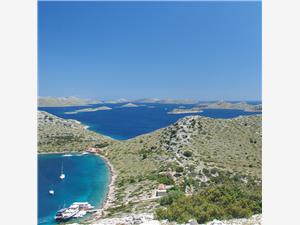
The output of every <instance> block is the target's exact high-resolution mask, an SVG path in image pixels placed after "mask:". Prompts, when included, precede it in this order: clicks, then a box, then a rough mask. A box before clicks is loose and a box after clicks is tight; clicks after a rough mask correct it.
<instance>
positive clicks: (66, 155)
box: [63, 154, 73, 157]
mask: <svg viewBox="0 0 300 225" xmlns="http://www.w3.org/2000/svg"><path fill="white" fill-rule="evenodd" d="M71 156H73V155H71V154H64V155H63V157H71Z"/></svg>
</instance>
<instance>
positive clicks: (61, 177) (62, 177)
mask: <svg viewBox="0 0 300 225" xmlns="http://www.w3.org/2000/svg"><path fill="white" fill-rule="evenodd" d="M65 177H66V175H65V174H64V164H63V163H62V164H61V173H60V176H59V178H60V179H61V180H63V179H65Z"/></svg>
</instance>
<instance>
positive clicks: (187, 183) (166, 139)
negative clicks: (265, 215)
mask: <svg viewBox="0 0 300 225" xmlns="http://www.w3.org/2000/svg"><path fill="white" fill-rule="evenodd" d="M38 115H39V118H38V128H39V132H38V150H39V152H40V153H44V152H47V153H50V152H52V153H53V152H70V151H76V152H81V153H83V152H86V151H89V152H92V153H90V154H97V155H99V156H101V157H103V158H105V159H106V160H107V162H108V163H109V167H110V168H111V171H113V172H112V173H111V174H112V177H111V183H110V185H109V191H108V196H107V199H106V202H105V203H104V205H103V207H102V208H101V209H99V210H97V212H95V213H94V214H92V215H90V216H88V217H87V218H84V221H82V222H83V223H84V224H126V225H129V224H134V223H137V224H140V223H142V222H145V221H152V222H154V221H156V223H155V224H161V221H166V220H167V221H169V222H170V223H167V224H182V223H187V222H188V221H189V220H191V219H193V218H197V223H200V224H204V223H207V222H208V221H212V220H214V219H215V218H218V219H219V220H223V221H224V220H225V219H226V218H245V217H247V218H248V219H243V220H245V221H247V222H248V224H260V223H261V222H260V221H261V210H262V208H261V207H262V200H261V190H262V189H261V160H262V158H261V147H262V138H261V137H262V129H261V115H251V116H240V117H236V118H232V119H213V118H208V117H203V116H198V115H193V116H186V117H184V118H181V119H179V120H178V121H176V122H175V123H173V124H171V125H169V126H167V127H165V128H161V129H159V130H156V131H154V132H151V133H148V134H144V135H140V136H137V137H135V138H132V139H129V140H124V141H117V140H113V139H110V138H107V137H105V136H103V135H101V134H98V133H95V132H92V131H89V130H86V129H85V128H84V126H83V125H82V124H80V123H78V122H76V121H74V120H66V119H62V118H59V117H56V116H54V115H51V114H49V113H46V112H39V114H38ZM218 193H223V194H222V196H224V198H219V197H218V196H219V194H218ZM216 198H218V201H217V202H218V204H215V202H216V200H215V199H216ZM206 206H209V207H214V209H215V211H214V212H215V214H210V211H207V210H199V209H201V208H202V207H206ZM187 207H188V208H189V209H190V210H189V213H188V214H186V213H185V212H186V208H187ZM198 213H200V214H198ZM200 215H202V216H200ZM238 220H239V219H235V220H232V221H231V222H238ZM138 221H140V223H139V222H138ZM225 224H226V223H225ZM228 224H230V223H228Z"/></svg>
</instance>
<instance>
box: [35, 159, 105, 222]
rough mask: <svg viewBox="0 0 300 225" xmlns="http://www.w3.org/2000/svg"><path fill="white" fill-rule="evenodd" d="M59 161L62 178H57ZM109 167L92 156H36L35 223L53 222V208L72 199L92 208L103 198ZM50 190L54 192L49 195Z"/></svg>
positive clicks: (101, 160)
mask: <svg viewBox="0 0 300 225" xmlns="http://www.w3.org/2000/svg"><path fill="white" fill-rule="evenodd" d="M62 164H63V168H64V173H65V174H66V178H65V179H64V180H63V181H61V180H60V179H59V175H60V171H61V165H62ZM108 183H109V168H108V166H107V164H106V163H105V161H104V160H103V159H101V158H100V157H98V156H95V155H83V156H76V155H73V156H71V157H63V155H62V154H50V155H43V154H42V155H38V224H39V225H53V224H57V223H56V222H55V220H54V219H53V218H54V216H55V213H56V211H57V210H59V209H60V208H61V207H63V206H64V204H65V206H69V205H70V204H72V203H73V202H76V201H88V202H90V203H91V204H92V205H94V206H96V207H100V206H101V202H103V200H104V199H105V196H106V193H107V187H108ZM50 189H53V190H54V191H55V194H54V195H53V196H51V195H49V193H48V192H49V190H50Z"/></svg>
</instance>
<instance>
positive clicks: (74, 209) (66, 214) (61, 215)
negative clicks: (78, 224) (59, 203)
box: [54, 205, 79, 221]
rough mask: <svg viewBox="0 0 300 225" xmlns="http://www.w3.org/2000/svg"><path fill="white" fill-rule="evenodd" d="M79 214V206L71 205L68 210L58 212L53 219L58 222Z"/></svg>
mask: <svg viewBox="0 0 300 225" xmlns="http://www.w3.org/2000/svg"><path fill="white" fill-rule="evenodd" d="M78 212H79V206H78V205H71V206H70V207H69V208H64V209H61V210H59V211H58V212H57V213H56V215H55V217H54V218H55V219H56V220H60V221H65V220H69V219H71V218H72V217H74V216H75V215H76V214H77V213H78Z"/></svg>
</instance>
